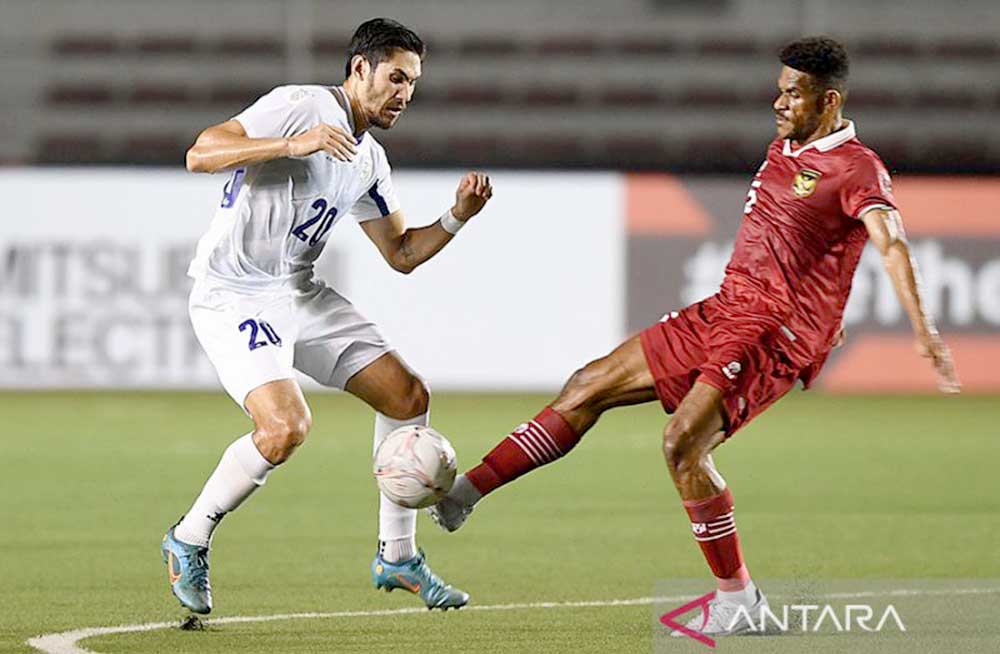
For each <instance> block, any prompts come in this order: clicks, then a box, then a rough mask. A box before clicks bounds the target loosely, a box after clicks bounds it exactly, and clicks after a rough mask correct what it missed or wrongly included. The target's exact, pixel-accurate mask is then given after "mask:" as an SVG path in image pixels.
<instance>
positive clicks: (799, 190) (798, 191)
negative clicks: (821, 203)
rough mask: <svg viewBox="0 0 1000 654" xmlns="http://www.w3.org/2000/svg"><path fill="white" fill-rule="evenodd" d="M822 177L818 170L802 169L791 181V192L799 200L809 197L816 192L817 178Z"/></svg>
mask: <svg viewBox="0 0 1000 654" xmlns="http://www.w3.org/2000/svg"><path fill="white" fill-rule="evenodd" d="M822 176H823V173H821V172H819V171H818V170H811V169H809V168H803V169H802V170H800V171H799V172H797V173H795V179H794V180H792V192H794V193H795V195H797V196H798V197H800V198H807V197H809V196H810V195H812V194H813V192H814V191H815V190H816V184H818V183H819V178H820V177H822Z"/></svg>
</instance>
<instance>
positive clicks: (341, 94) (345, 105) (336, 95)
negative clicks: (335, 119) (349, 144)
mask: <svg viewBox="0 0 1000 654" xmlns="http://www.w3.org/2000/svg"><path fill="white" fill-rule="evenodd" d="M330 93H332V94H333V99H334V100H336V101H337V104H339V105H340V108H341V109H343V110H344V113H345V114H347V124H348V126H350V128H351V134H353V133H354V130H355V129H356V128H355V126H354V110H353V109H352V108H351V101H350V100H349V99H348V97H347V91H345V90H344V87H342V86H331V87H330ZM365 133H367V132H365ZM363 138H365V134H362V135H361V136H358V137H355V139H354V141H355V142H356V143H357V144H358V145H361V140H362V139H363Z"/></svg>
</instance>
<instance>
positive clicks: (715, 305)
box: [639, 295, 803, 437]
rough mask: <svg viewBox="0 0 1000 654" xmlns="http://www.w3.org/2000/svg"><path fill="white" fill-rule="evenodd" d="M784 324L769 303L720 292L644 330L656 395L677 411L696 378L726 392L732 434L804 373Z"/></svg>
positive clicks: (727, 426)
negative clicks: (735, 300)
mask: <svg viewBox="0 0 1000 654" xmlns="http://www.w3.org/2000/svg"><path fill="white" fill-rule="evenodd" d="M780 330H781V325H780V323H778V322H777V321H776V320H775V319H774V318H773V313H772V312H771V311H770V310H769V309H768V308H767V307H765V306H763V305H753V304H752V303H751V304H744V303H742V302H741V303H740V305H739V306H738V307H733V306H732V305H731V304H727V303H725V302H724V301H722V300H720V299H719V297H718V296H715V295H713V296H712V297H710V298H708V299H705V300H702V301H701V302H698V303H696V304H692V305H691V306H689V307H687V308H686V309H684V310H683V311H680V312H673V313H670V314H669V315H667V316H664V319H663V320H662V321H661V322H659V323H657V324H655V325H653V326H651V327H649V328H647V329H646V330H644V331H643V332H641V333H640V334H639V337H640V340H641V341H642V349H643V352H644V353H645V355H646V363H647V364H648V365H649V370H650V372H651V373H652V374H653V380H654V382H655V384H656V395H657V397H659V398H660V402H661V403H662V404H663V408H664V409H666V411H667V413H673V412H674V411H675V410H676V409H677V406H678V405H679V404H680V402H681V400H682V399H684V396H685V395H687V393H688V391H690V390H691V387H692V386H693V385H694V383H695V382H696V381H700V382H703V383H706V384H709V385H710V386H713V387H715V388H717V389H719V390H720V391H721V392H722V397H723V403H724V406H725V413H726V415H725V416H723V418H724V419H725V420H726V424H725V432H726V437H729V436H731V435H732V434H733V433H735V432H736V430H738V429H739V428H741V427H742V426H743V425H745V424H747V423H748V422H750V421H751V420H753V419H754V418H755V417H757V416H758V415H759V414H760V413H761V412H763V411H764V409H766V408H767V407H769V406H771V405H772V404H774V403H775V402H776V401H777V400H778V399H779V398H780V397H781V396H782V395H784V394H785V393H787V392H788V391H789V390H790V389H791V388H792V386H794V385H795V382H796V381H797V380H798V379H799V377H800V376H802V374H803V368H802V367H800V366H796V365H795V364H793V363H792V362H791V361H790V360H789V358H788V357H787V356H786V355H785V354H784V353H783V352H782V349H781V343H780V338H781V331H780Z"/></svg>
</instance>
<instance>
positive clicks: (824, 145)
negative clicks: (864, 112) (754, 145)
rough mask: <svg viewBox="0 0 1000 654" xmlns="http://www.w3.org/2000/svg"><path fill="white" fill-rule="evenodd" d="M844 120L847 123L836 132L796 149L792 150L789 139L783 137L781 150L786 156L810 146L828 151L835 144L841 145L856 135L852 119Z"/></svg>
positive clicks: (799, 152) (798, 152)
mask: <svg viewBox="0 0 1000 654" xmlns="http://www.w3.org/2000/svg"><path fill="white" fill-rule="evenodd" d="M844 122H846V123H847V127H842V128H840V129H838V130H837V131H836V132H832V133H830V134H827V135H826V136H824V137H823V138H821V139H816V140H815V141H813V142H812V143H810V144H808V145H803V146H802V147H801V148H799V149H798V150H792V141H791V139H785V145H784V147H783V148H782V150H781V152H782V154H784V155H785V156H786V157H798V156H799V155H800V154H802V153H803V152H805V151H807V150H809V149H810V148H815V149H816V150H819V151H820V152H828V151H830V150H832V149H834V148H835V147H837V146H840V145H843V144H845V143H847V142H848V141H850V140H851V139H853V138H854V137H855V136H857V132H855V130H854V121H853V120H847V121H844Z"/></svg>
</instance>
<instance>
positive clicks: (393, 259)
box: [361, 173, 493, 274]
mask: <svg viewBox="0 0 1000 654" xmlns="http://www.w3.org/2000/svg"><path fill="white" fill-rule="evenodd" d="M492 196H493V187H492V186H490V178H489V177H487V176H486V175H483V174H482V173H469V174H467V175H466V176H465V177H463V178H462V181H461V182H460V183H459V185H458V191H456V193H455V205H454V206H453V207H452V208H451V213H452V215H453V216H454V217H455V218H457V219H458V220H461V221H463V222H464V221H466V220H469V219H470V218H472V217H473V216H475V215H476V214H477V213H479V212H480V211H481V210H482V208H483V206H484V205H485V204H486V202H487V200H489V199H490V198H491V197H492ZM361 228H362V229H363V230H364V232H365V234H367V235H368V238H370V239H371V240H372V242H373V243H374V244H375V246H376V247H377V248H378V250H379V252H381V253H382V257H383V258H384V259H385V260H386V262H387V263H388V264H389V265H390V266H392V267H393V269H395V270H398V271H399V272H401V273H403V274H408V273H410V272H413V270H414V269H415V268H416V267H417V266H419V265H420V264H422V263H423V262H425V261H427V260H428V259H430V258H431V257H433V256H434V255H435V254H437V253H438V252H440V251H441V249H442V248H443V247H444V246H445V245H447V244H448V243H449V242H450V241H451V239H452V238H454V235H453V234H451V233H450V232H448V231H446V230H445V229H444V228H443V227H442V226H441V222H440V221H436V222H433V223H431V224H430V225H427V226H425V227H418V228H410V229H407V228H406V221H405V220H404V219H403V213H402V212H401V211H394V212H393V213H391V214H389V215H388V216H386V217H384V218H379V219H376V220H369V221H366V222H363V223H361Z"/></svg>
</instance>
